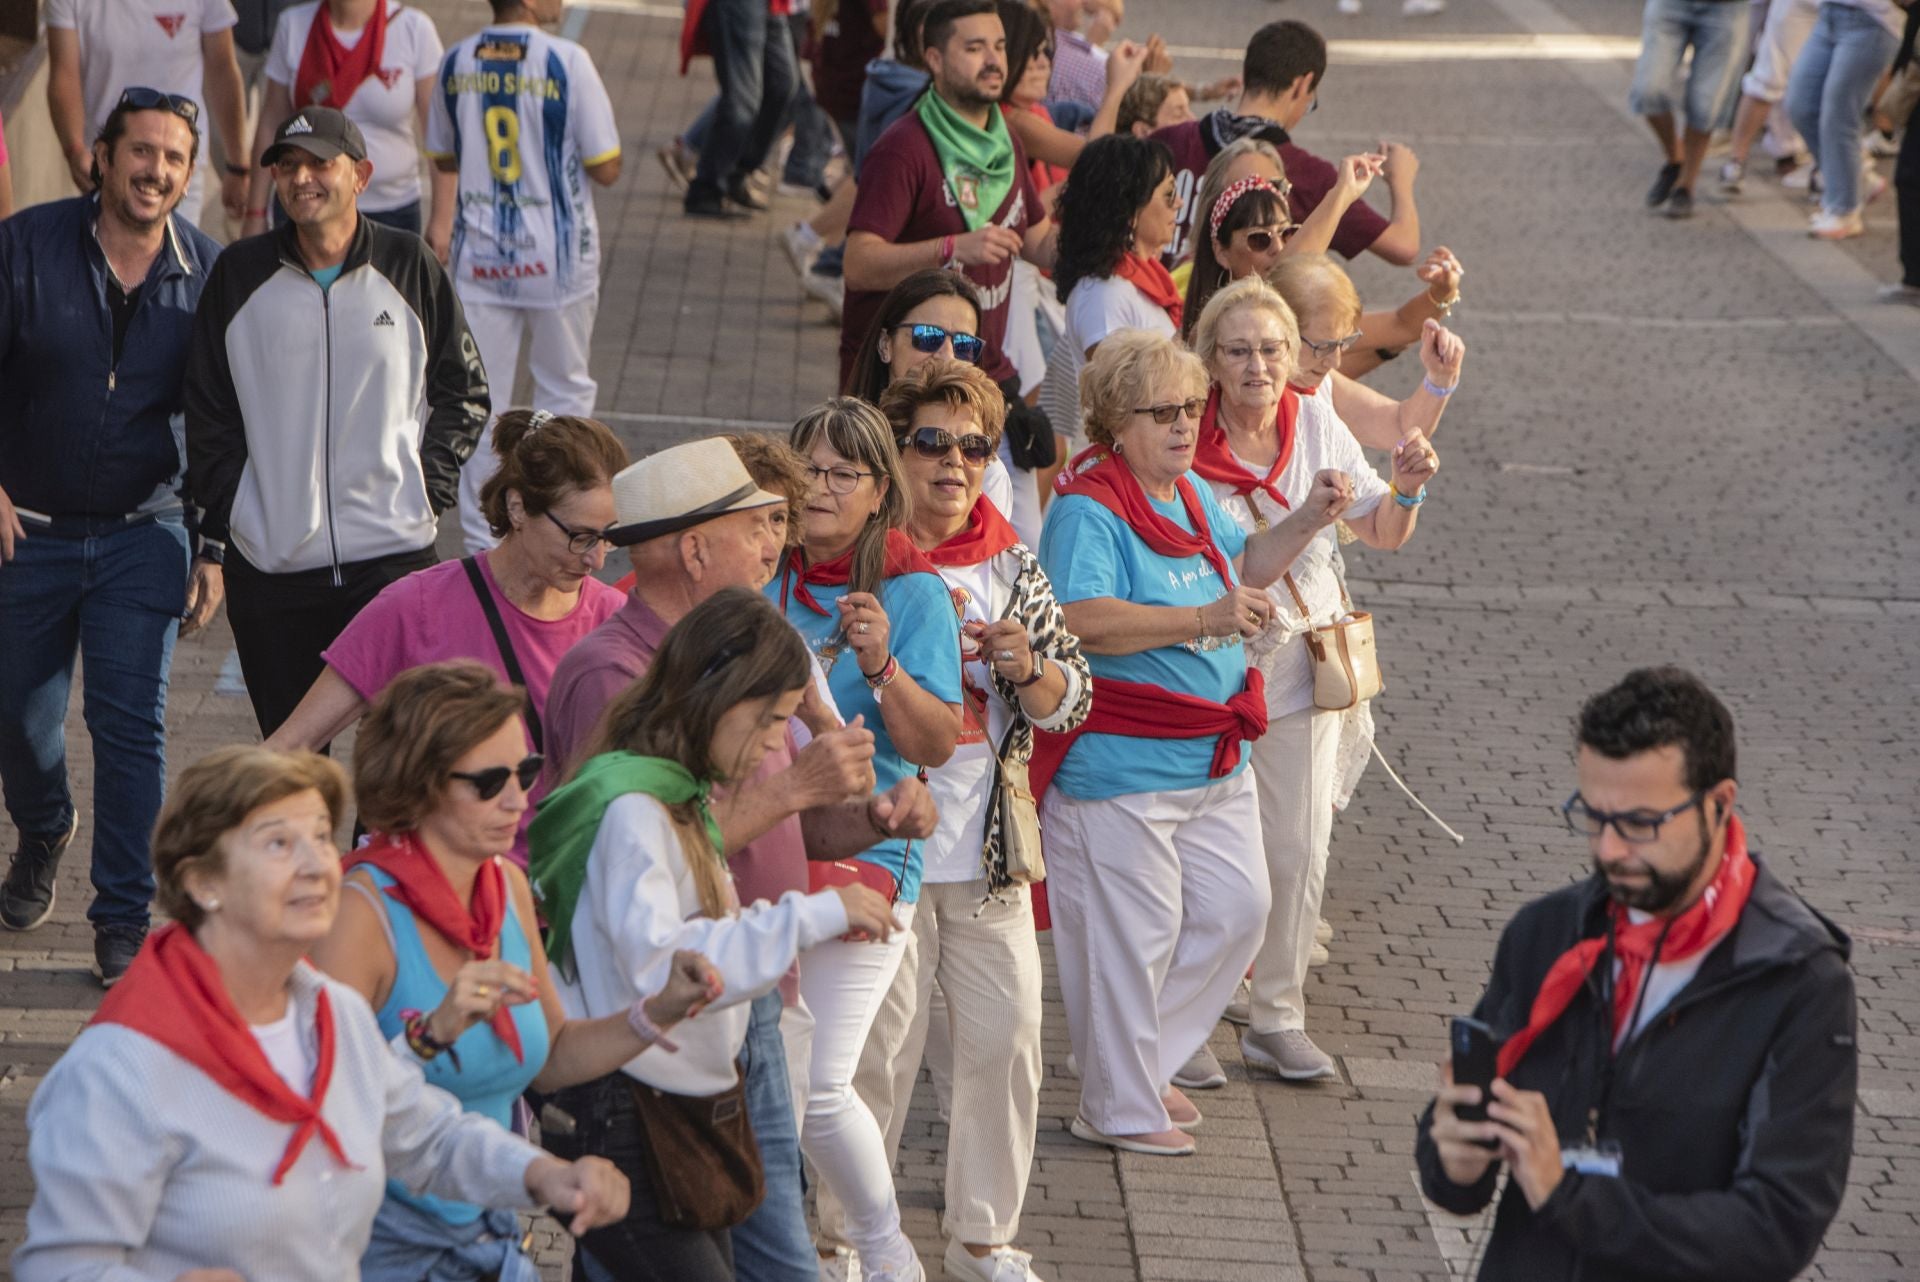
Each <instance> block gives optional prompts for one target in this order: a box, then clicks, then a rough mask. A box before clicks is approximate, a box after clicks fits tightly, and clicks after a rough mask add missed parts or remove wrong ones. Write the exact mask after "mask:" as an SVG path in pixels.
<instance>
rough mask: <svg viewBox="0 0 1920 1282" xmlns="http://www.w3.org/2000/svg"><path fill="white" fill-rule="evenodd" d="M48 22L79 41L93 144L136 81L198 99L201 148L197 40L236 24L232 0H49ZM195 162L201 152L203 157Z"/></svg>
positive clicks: (202, 93) (203, 103)
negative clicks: (69, 33)
mask: <svg viewBox="0 0 1920 1282" xmlns="http://www.w3.org/2000/svg"><path fill="white" fill-rule="evenodd" d="M46 15H47V26H49V27H52V28H56V29H59V30H62V31H71V32H74V33H75V35H76V37H77V38H78V40H79V42H80V85H81V96H82V100H83V101H84V102H85V103H86V111H87V137H86V141H87V142H88V143H91V142H92V141H93V140H94V138H95V137H96V136H98V134H99V133H100V127H101V126H102V125H104V124H106V123H107V116H108V115H109V114H110V113H111V112H112V111H113V107H114V104H115V103H117V102H119V101H120V95H121V93H122V92H123V91H125V90H126V89H128V88H130V87H132V86H134V85H141V86H144V87H145V88H148V89H158V90H160V91H161V92H162V93H174V94H180V95H183V96H184V97H188V98H191V99H193V100H194V101H195V102H197V103H199V104H200V143H201V151H202V152H203V153H204V152H205V151H206V138H207V134H206V128H207V94H206V86H205V83H204V81H203V78H202V74H201V73H202V70H203V67H204V59H203V58H202V56H201V51H200V40H201V37H203V36H211V35H217V34H219V33H220V32H222V31H225V30H227V29H228V28H230V27H232V26H234V25H236V24H237V23H238V22H239V21H240V16H239V15H238V14H236V13H235V12H234V11H233V3H232V0H47V5H46ZM200 163H201V164H205V163H206V157H205V155H204V154H203V155H202V156H201V161H200Z"/></svg>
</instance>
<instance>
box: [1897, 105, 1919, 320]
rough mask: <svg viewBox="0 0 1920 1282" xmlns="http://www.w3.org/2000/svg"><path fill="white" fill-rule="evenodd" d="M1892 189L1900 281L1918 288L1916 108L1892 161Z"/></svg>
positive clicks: (1917, 148)
mask: <svg viewBox="0 0 1920 1282" xmlns="http://www.w3.org/2000/svg"><path fill="white" fill-rule="evenodd" d="M1893 190H1894V193H1895V195H1897V196H1898V197H1899V200H1900V266H1901V268H1902V269H1903V270H1902V272H1901V279H1902V280H1904V281H1906V283H1907V284H1909V285H1912V286H1913V287H1914V288H1916V289H1920V106H1916V107H1915V108H1914V110H1913V115H1912V117H1911V118H1909V119H1908V121H1907V134H1906V137H1904V138H1902V139H1901V140H1900V158H1899V159H1898V160H1896V161H1894V162H1893Z"/></svg>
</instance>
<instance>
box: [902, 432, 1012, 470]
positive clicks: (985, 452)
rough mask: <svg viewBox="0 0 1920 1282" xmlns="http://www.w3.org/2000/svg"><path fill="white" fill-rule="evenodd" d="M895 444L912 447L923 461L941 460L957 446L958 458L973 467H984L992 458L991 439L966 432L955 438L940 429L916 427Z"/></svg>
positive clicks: (903, 447) (904, 447) (976, 433)
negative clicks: (958, 448) (958, 450)
mask: <svg viewBox="0 0 1920 1282" xmlns="http://www.w3.org/2000/svg"><path fill="white" fill-rule="evenodd" d="M896 444H898V445H899V447H900V448H901V449H903V450H904V449H906V448H907V446H909V445H911V446H913V452H914V453H915V454H918V455H919V456H920V457H921V458H924V459H943V458H945V457H946V456H947V451H948V450H950V449H952V448H953V447H954V446H956V445H958V446H959V447H960V457H961V458H963V459H965V460H966V461H967V462H969V463H971V464H973V465H974V466H975V467H985V466H986V465H987V460H988V459H990V458H992V457H993V439H992V438H991V437H987V436H982V435H981V434H980V433H978V432H968V433H967V434H966V435H964V436H955V435H954V434H953V433H951V432H949V431H947V430H946V429H945V428H941V427H916V428H914V429H913V431H912V432H911V433H909V434H908V435H906V436H903V437H901V438H900V439H899V441H898V442H896Z"/></svg>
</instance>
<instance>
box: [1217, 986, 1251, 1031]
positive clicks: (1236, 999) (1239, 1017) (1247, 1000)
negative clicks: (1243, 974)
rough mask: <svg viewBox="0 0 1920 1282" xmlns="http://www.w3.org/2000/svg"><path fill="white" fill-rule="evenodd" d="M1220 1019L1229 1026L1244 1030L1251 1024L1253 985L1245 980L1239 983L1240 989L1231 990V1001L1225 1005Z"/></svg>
mask: <svg viewBox="0 0 1920 1282" xmlns="http://www.w3.org/2000/svg"><path fill="white" fill-rule="evenodd" d="M1220 1018H1221V1019H1224V1020H1226V1021H1227V1022H1228V1023H1229V1024H1238V1025H1239V1026H1240V1027H1242V1028H1245V1027H1246V1026H1247V1025H1248V1024H1251V1023H1252V1022H1253V985H1251V984H1249V983H1248V982H1247V981H1246V980H1244V979H1243V980H1241V981H1240V987H1238V988H1236V989H1234V990H1233V1000H1232V1001H1230V1002H1228V1003H1227V1008H1226V1010H1224V1011H1222V1012H1221V1013H1220Z"/></svg>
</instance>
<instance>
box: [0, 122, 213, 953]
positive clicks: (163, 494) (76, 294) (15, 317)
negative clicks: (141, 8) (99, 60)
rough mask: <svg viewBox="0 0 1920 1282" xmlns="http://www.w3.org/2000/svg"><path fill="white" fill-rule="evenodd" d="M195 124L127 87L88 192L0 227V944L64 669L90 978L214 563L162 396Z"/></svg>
mask: <svg viewBox="0 0 1920 1282" xmlns="http://www.w3.org/2000/svg"><path fill="white" fill-rule="evenodd" d="M199 116H200V108H199V106H198V104H196V103H195V102H194V101H193V100H192V99H190V98H183V97H180V96H178V95H176V94H167V93H162V92H160V91H158V90H154V89H144V88H131V89H128V90H126V91H125V92H124V93H123V94H122V95H121V97H120V100H119V103H118V105H116V106H115V107H114V108H113V110H112V112H111V113H109V114H108V116H107V118H106V124H105V126H104V127H103V128H102V129H101V131H100V137H99V138H98V139H97V140H96V141H95V142H94V144H93V157H92V162H91V164H92V175H93V179H94V183H95V190H94V191H93V192H92V193H91V194H89V195H86V196H78V197H74V198H73V199H70V200H61V201H53V202H51V203H49V204H44V205H37V206H35V207H34V208H32V209H29V210H26V211H24V212H22V213H20V214H17V215H15V216H14V217H13V218H10V219H8V220H7V221H6V222H4V223H0V387H5V388H6V389H7V395H6V396H5V397H4V398H0V784H4V786H5V789H6V805H7V813H8V816H9V817H10V818H11V819H12V820H13V824H14V827H16V828H17V829H18V830H19V834H20V837H19V841H20V844H19V846H18V848H17V849H16V850H15V851H14V855H13V861H12V863H11V865H10V866H9V867H8V870H7V876H6V881H5V883H4V884H3V885H0V924H4V925H5V926H6V928H7V929H9V930H31V929H33V928H34V927H35V926H38V925H40V923H42V922H44V921H45V920H46V919H47V917H48V915H49V914H51V913H52V911H53V900H54V879H55V874H56V872H57V871H58V868H59V863H60V857H61V855H62V854H64V853H65V851H66V848H67V846H68V844H69V843H70V842H71V841H72V840H73V837H74V833H75V831H76V830H77V829H78V827H79V822H80V820H79V815H78V813H77V812H76V811H75V809H74V804H73V797H72V794H71V792H70V791H69V789H68V784H67V754H66V717H67V700H68V695H69V693H70V687H71V685H72V682H73V661H74V658H75V657H76V655H77V656H79V657H81V658H82V659H83V660H84V668H85V672H86V719H87V729H88V730H89V731H90V732H91V733H92V736H93V760H94V807H93V831H92V834H91V836H92V845H93V886H94V891H95V897H94V901H93V904H92V905H91V906H90V907H89V908H88V910H87V916H88V917H89V918H90V919H91V920H92V922H93V928H94V944H93V950H94V970H95V973H96V974H98V975H99V976H100V978H101V980H102V981H103V982H105V983H107V984H112V983H113V982H114V981H115V980H117V979H118V978H120V976H121V975H122V974H123V973H124V972H125V971H126V968H127V966H128V964H129V963H131V962H132V960H133V957H134V954H135V953H136V952H138V951H139V949H140V943H141V940H142V939H144V938H145V936H146V931H147V905H148V903H149V901H151V900H152V899H153V870H152V860H151V855H150V851H149V849H148V834H149V833H151V832H152V831H153V823H154V819H155V817H156V816H157V815H158V814H159V812H160V799H161V793H162V790H163V789H164V787H165V784H166V777H167V770H166V729H167V727H166V710H167V672H168V668H169V667H170V666H171V663H172V659H173V643H174V637H175V635H176V634H179V635H185V634H187V633H190V632H193V631H195V630H197V629H199V628H200V627H202V626H204V625H205V624H206V622H207V620H208V619H210V618H212V617H213V612H214V610H215V609H217V608H218V607H219V604H220V597H221V590H222V583H221V569H220V561H219V549H218V548H213V547H204V546H203V547H202V548H201V550H200V554H199V555H198V556H197V557H190V549H191V547H192V543H193V539H192V536H191V534H190V531H189V529H188V525H189V521H188V514H187V512H186V511H184V510H183V506H182V502H181V489H182V485H181V472H182V470H183V468H184V466H185V463H186V458H185V454H184V452H183V448H182V442H181V429H180V426H179V424H180V418H179V415H180V413H181V381H182V373H183V371H184V370H185V369H186V364H187V344H188V340H189V338H190V337H191V335H192V332H193V313H194V308H195V307H196V306H197V305H198V304H199V301H200V292H201V290H202V289H203V288H204V287H205V286H206V282H207V273H208V271H209V270H210V269H211V267H212V266H213V260H214V256H215V255H216V254H218V253H219V252H220V249H219V246H217V245H215V244H214V242H213V241H211V240H210V239H208V238H207V237H206V236H204V235H202V234H201V233H200V232H199V231H198V230H196V229H195V228H194V227H193V226H192V225H191V224H190V223H188V221H187V220H186V219H185V218H182V217H178V216H177V215H176V208H177V206H178V205H179V204H180V200H181V198H182V197H183V196H185V195H186V193H187V191H188V187H189V183H190V181H191V179H192V176H193V170H194V164H195V161H196V159H197V158H198V156H197V152H198V149H199V148H198V136H197V134H196V132H195V125H196V122H197V121H198V119H199Z"/></svg>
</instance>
